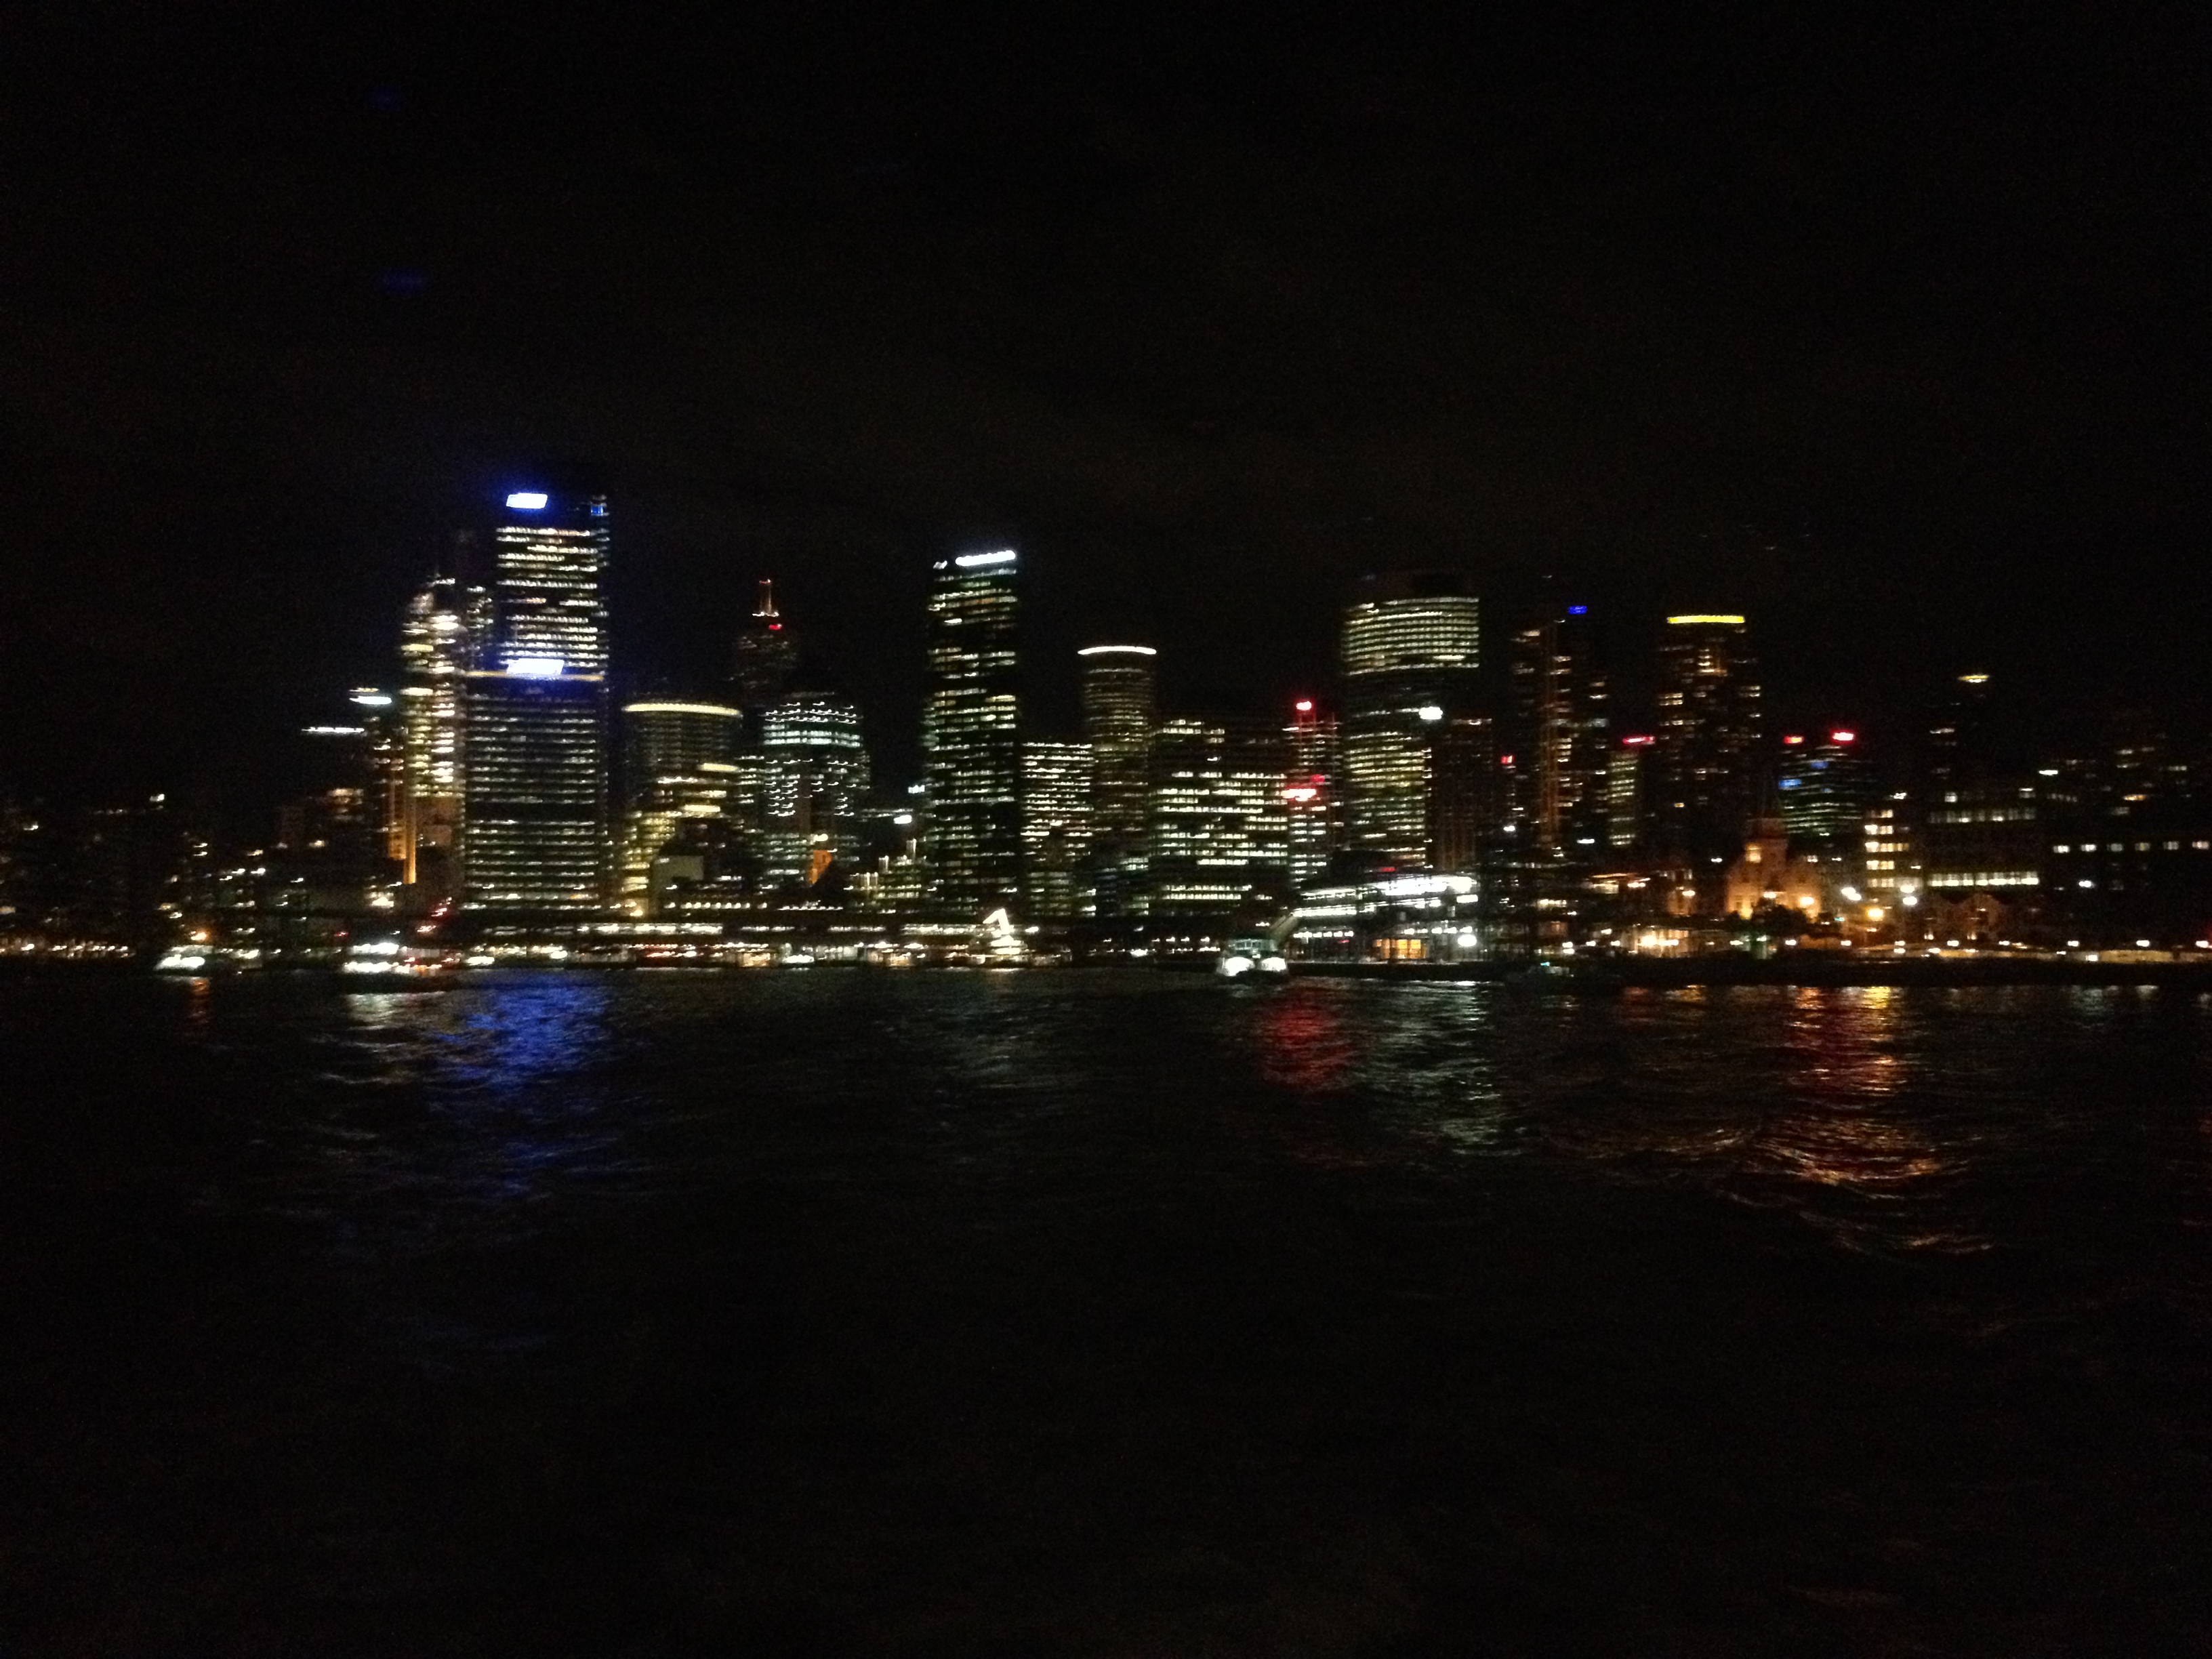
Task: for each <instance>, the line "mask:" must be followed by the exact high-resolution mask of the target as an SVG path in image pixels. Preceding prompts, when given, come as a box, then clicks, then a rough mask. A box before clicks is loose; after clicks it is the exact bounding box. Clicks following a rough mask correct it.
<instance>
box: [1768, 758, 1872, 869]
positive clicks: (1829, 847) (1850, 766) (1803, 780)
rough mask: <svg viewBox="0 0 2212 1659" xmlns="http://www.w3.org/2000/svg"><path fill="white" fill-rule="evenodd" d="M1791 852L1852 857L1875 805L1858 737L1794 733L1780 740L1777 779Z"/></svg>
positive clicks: (1776, 789)
mask: <svg viewBox="0 0 2212 1659" xmlns="http://www.w3.org/2000/svg"><path fill="white" fill-rule="evenodd" d="M1774 787H1775V793H1776V795H1777V797H1778V800H1779V802H1780V806H1781V812H1782V823H1783V827H1784V829H1787V830H1788V831H1789V832H1790V850H1791V851H1792V852H1795V853H1800V854H1803V853H1813V854H1823V855H1827V856H1841V857H1851V856H1856V855H1857V852H1858V842H1859V840H1860V838H1861V829H1862V826H1863V824H1864V823H1865V822H1866V815H1867V811H1868V809H1869V807H1870V806H1871V805H1873V802H1874V794H1875V791H1874V778H1873V775H1872V774H1871V772H1870V771H1869V769H1868V768H1867V766H1866V764H1865V763H1864V762H1863V760H1862V759H1861V757H1860V755H1859V743H1858V733H1857V732H1829V733H1828V735H1827V737H1826V738H1825V739H1822V738H1807V737H1805V736H1803V735H1802V734H1799V733H1796V732H1793V733H1791V734H1790V735H1789V736H1788V737H1785V738H1783V739H1782V763H1781V765H1780V766H1779V768H1778V769H1777V774H1776V776H1775V780H1774Z"/></svg>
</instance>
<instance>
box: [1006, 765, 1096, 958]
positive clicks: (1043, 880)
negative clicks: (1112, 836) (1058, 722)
mask: <svg viewBox="0 0 2212 1659" xmlns="http://www.w3.org/2000/svg"><path fill="white" fill-rule="evenodd" d="M1091 768H1092V758H1091V745H1090V744H1087V743H1045V742H1034V741H1033V742H1029V743H1024V744H1023V745H1022V863H1023V872H1024V890H1025V892H1026V893H1027V895H1028V901H1029V902H1028V911H1029V915H1030V916H1031V917H1032V918H1033V919H1035V920H1036V921H1050V922H1066V921H1073V920H1074V919H1075V916H1076V914H1077V911H1078V909H1079V906H1080V899H1081V892H1080V890H1081V887H1082V883H1083V875H1084V872H1085V866H1087V865H1088V863H1089V861H1090V856H1091V823H1092V795H1091Z"/></svg>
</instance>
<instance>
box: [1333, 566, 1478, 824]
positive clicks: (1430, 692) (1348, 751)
mask: <svg viewBox="0 0 2212 1659" xmlns="http://www.w3.org/2000/svg"><path fill="white" fill-rule="evenodd" d="M1481 635H1482V618H1481V605H1480V601H1478V600H1477V599H1476V598H1475V597H1474V594H1472V593H1470V592H1468V587H1467V579H1466V578H1465V577H1464V576H1463V575H1462V574H1459V573H1458V572H1456V571H1413V572H1394V573H1391V574H1385V575H1382V576H1370V577H1369V578H1367V579H1366V580H1365V582H1364V583H1363V585H1362V591H1361V593H1360V595H1359V597H1358V599H1356V600H1355V601H1353V603H1352V606H1351V607H1350V608H1349V609H1348V610H1347V611H1346V612H1345V617H1344V636H1343V644H1342V647H1341V650H1340V661H1339V666H1340V670H1341V671H1342V674H1343V684H1344V698H1343V706H1344V782H1345V799H1346V809H1347V819H1348V827H1349V836H1348V839H1349V841H1350V843H1351V845H1352V846H1353V847H1354V848H1359V849H1361V850H1362V851H1364V852H1367V853H1370V854H1376V855H1377V856H1379V857H1381V858H1383V859H1386V860H1390V861H1391V862H1393V863H1396V864H1401V865H1422V864H1425V863H1426V862H1427V861H1428V859H1429V853H1430V848H1429V799H1428V797H1429V760H1430V738H1431V728H1433V727H1435V726H1438V725H1440V724H1442V723H1443V722H1446V721H1451V720H1468V719H1477V718H1480V717H1481V715H1482V714H1483V712H1484V711H1483V708H1482V673H1481V665H1482V657H1481Z"/></svg>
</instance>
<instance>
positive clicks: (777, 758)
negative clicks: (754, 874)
mask: <svg viewBox="0 0 2212 1659" xmlns="http://www.w3.org/2000/svg"><path fill="white" fill-rule="evenodd" d="M761 755H762V758H763V761H765V762H766V763H767V770H766V779H767V785H768V792H767V799H766V800H765V802H764V803H763V805H764V810H765V817H766V828H765V834H764V836H763V866H764V873H765V875H766V876H767V878H768V879H769V882H770V884H793V883H805V884H812V883H814V882H816V881H817V880H819V879H820V878H821V876H822V873H823V872H824V871H825V870H827V869H828V868H829V866H830V865H832V864H833V863H835V864H840V865H842V866H844V867H845V868H846V869H848V870H850V869H852V868H854V866H856V864H857V863H858V860H859V854H860V814H861V810H862V806H863V804H864V802H865V801H866V797H867V793H868V751H867V748H866V744H864V743H863V742H862V741H861V738H860V709H859V708H856V707H854V705H853V704H852V703H850V702H847V701H846V700H845V699H844V698H842V697H833V696H829V694H828V693H827V692H823V691H793V692H792V693H791V694H790V695H788V696H785V697H783V698H781V699H780V700H779V701H777V702H775V703H772V704H771V705H769V708H768V710H767V713H766V714H765V715H764V716H763V722H762V727H761Z"/></svg>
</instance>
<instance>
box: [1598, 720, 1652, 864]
mask: <svg viewBox="0 0 2212 1659" xmlns="http://www.w3.org/2000/svg"><path fill="white" fill-rule="evenodd" d="M1657 742H1658V739H1657V738H1655V737H1653V736H1651V735H1650V734H1649V733H1648V732H1632V733H1630V734H1629V735H1628V736H1626V737H1624V738H1621V740H1620V742H1619V743H1617V744H1613V747H1612V748H1611V749H1610V750H1607V753H1606V767H1605V844H1606V846H1607V848H1610V849H1611V850H1613V852H1616V853H1620V852H1626V851H1627V850H1628V849H1629V848H1632V847H1634V846H1636V845H1638V843H1639V842H1641V841H1642V840H1643V838H1644V766H1645V765H1646V763H1648V762H1649V760H1650V754H1651V750H1652V748H1653V746H1654V745H1655V744H1656V743H1657Z"/></svg>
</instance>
